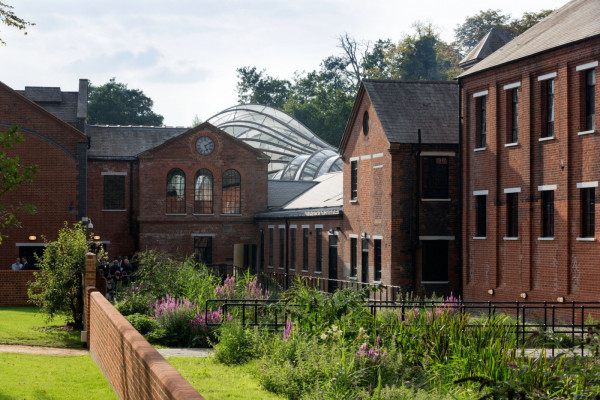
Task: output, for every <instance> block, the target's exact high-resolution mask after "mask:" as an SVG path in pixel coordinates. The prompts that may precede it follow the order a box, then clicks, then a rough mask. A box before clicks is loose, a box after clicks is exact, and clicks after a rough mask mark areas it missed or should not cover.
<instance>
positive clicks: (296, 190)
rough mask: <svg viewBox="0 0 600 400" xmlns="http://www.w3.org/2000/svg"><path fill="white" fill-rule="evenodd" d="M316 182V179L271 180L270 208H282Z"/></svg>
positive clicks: (268, 193)
mask: <svg viewBox="0 0 600 400" xmlns="http://www.w3.org/2000/svg"><path fill="white" fill-rule="evenodd" d="M316 184H317V183H316V182H315V181H280V180H276V179H274V180H269V184H268V192H267V206H268V208H269V209H280V208H282V207H283V206H285V205H286V204H287V203H289V202H290V201H292V200H293V199H295V198H296V197H298V196H300V195H301V194H302V193H304V192H306V191H307V190H308V189H310V188H311V187H313V186H314V185H316Z"/></svg>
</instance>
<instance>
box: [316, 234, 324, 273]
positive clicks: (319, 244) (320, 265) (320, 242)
mask: <svg viewBox="0 0 600 400" xmlns="http://www.w3.org/2000/svg"><path fill="white" fill-rule="evenodd" d="M316 239H317V240H316V244H315V246H316V247H317V248H316V254H317V259H316V264H315V271H316V272H321V270H322V269H323V228H317V237H316Z"/></svg>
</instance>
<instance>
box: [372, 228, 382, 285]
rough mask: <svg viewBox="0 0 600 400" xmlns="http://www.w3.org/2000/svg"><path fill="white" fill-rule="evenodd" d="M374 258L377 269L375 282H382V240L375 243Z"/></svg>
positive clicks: (376, 240)
mask: <svg viewBox="0 0 600 400" xmlns="http://www.w3.org/2000/svg"><path fill="white" fill-rule="evenodd" d="M373 256H374V267H375V278H374V279H375V281H377V282H379V281H381V239H375V240H374V241H373Z"/></svg>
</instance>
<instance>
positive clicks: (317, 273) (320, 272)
mask: <svg viewBox="0 0 600 400" xmlns="http://www.w3.org/2000/svg"><path fill="white" fill-rule="evenodd" d="M315 274H316V275H321V274H323V272H322V271H315Z"/></svg>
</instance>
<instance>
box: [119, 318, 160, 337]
mask: <svg viewBox="0 0 600 400" xmlns="http://www.w3.org/2000/svg"><path fill="white" fill-rule="evenodd" d="M125 319H126V320H127V321H129V323H130V324H131V325H132V326H133V327H134V328H135V329H136V330H137V331H138V332H139V333H141V334H142V335H146V334H148V333H150V332H152V331H153V330H154V329H155V328H156V321H155V320H154V319H152V317H151V316H149V315H146V314H131V315H128V316H126V317H125Z"/></svg>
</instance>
